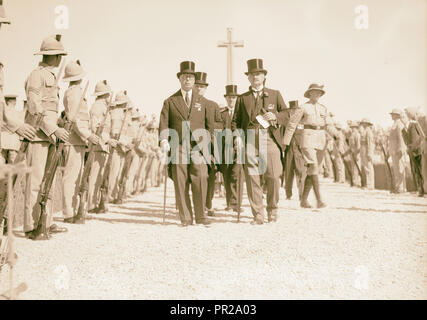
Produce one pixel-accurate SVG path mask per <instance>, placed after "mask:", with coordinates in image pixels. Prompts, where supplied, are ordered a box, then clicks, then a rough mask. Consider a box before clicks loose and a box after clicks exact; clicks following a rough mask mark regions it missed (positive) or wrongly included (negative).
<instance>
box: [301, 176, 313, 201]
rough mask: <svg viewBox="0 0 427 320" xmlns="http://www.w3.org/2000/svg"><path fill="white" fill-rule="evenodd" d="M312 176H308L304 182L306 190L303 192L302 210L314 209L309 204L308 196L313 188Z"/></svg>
mask: <svg viewBox="0 0 427 320" xmlns="http://www.w3.org/2000/svg"><path fill="white" fill-rule="evenodd" d="M311 177H312V176H309V175H307V176H306V177H305V181H304V190H303V192H302V197H301V202H300V206H301V208H313V207H312V206H311V205H310V203H308V195H309V194H310V190H311V186H312V185H313V181H312V179H311Z"/></svg>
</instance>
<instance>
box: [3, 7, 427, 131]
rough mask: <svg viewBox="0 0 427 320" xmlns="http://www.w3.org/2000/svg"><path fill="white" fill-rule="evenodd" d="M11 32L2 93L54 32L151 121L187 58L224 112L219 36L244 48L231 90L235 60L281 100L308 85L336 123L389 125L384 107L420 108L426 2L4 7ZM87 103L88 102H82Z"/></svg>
mask: <svg viewBox="0 0 427 320" xmlns="http://www.w3.org/2000/svg"><path fill="white" fill-rule="evenodd" d="M4 2H5V7H6V11H7V14H8V16H9V17H10V18H11V20H12V24H11V25H4V26H3V27H2V29H1V30H0V60H1V61H3V62H4V64H5V79H6V83H5V93H16V94H19V95H20V99H22V98H23V95H24V89H23V87H24V81H25V79H26V77H27V76H28V74H29V72H31V70H32V69H34V67H35V66H36V65H37V62H38V61H39V59H40V57H38V56H34V55H33V53H35V52H36V51H38V50H39V47H40V44H41V41H42V39H43V38H45V37H46V36H48V35H51V34H55V33H61V34H63V43H64V45H65V49H66V50H67V51H68V52H69V56H68V57H67V59H68V61H70V60H71V59H73V60H75V59H80V61H81V63H82V65H83V67H84V68H85V69H86V71H87V75H88V79H89V80H90V81H91V86H90V91H91V92H92V91H93V87H94V85H95V83H96V82H97V81H99V80H103V79H107V80H108V81H109V82H110V84H111V85H112V88H113V90H114V91H116V92H117V91H119V90H123V89H127V90H128V92H129V95H130V97H131V99H132V100H133V101H134V103H135V105H137V106H139V107H140V108H141V109H142V111H143V112H145V113H147V114H151V113H155V114H156V115H158V114H159V113H160V109H161V107H162V104H163V101H164V99H165V98H167V97H168V96H170V95H171V94H172V93H174V92H175V91H176V90H178V88H179V82H178V79H177V78H176V73H177V72H178V71H179V63H180V62H181V61H183V60H193V61H194V62H195V63H196V69H197V70H198V71H204V72H207V73H208V82H209V83H210V86H209V88H208V91H207V97H208V98H210V99H212V100H215V101H216V102H218V103H220V104H224V103H225V101H224V97H223V94H224V90H225V89H224V86H225V85H226V49H225V48H217V43H218V41H220V40H226V28H227V27H232V28H233V29H234V38H235V39H236V40H243V41H244V43H245V47H244V48H237V49H234V83H235V84H237V85H238V89H239V92H244V91H246V90H247V89H248V86H249V82H248V80H247V77H246V76H245V75H244V72H245V71H246V68H247V67H246V61H247V60H248V59H251V58H262V59H264V67H265V68H266V69H267V70H268V75H267V87H270V88H273V89H278V90H280V92H281V93H282V95H283V97H284V99H285V100H286V101H289V100H295V99H298V100H299V101H300V103H303V102H304V101H305V98H304V97H303V94H304V91H305V89H306V88H307V87H308V85H309V84H310V83H312V82H318V83H321V84H324V85H325V90H326V94H325V96H324V97H323V98H322V100H321V102H323V103H324V104H325V105H326V106H327V107H328V110H329V111H332V112H333V113H334V114H335V115H336V118H337V119H338V120H340V121H341V122H342V123H344V122H345V120H347V119H357V120H360V119H361V118H363V117H368V118H370V119H371V120H372V121H373V122H374V123H377V124H380V125H382V126H387V125H389V124H390V123H391V120H390V117H389V115H388V112H389V111H390V110H391V109H392V108H396V107H398V108H404V107H407V106H420V107H422V108H426V106H427V93H426V88H427V48H426V47H427V23H426V21H427V17H426V15H427V1H425V0H410V1H407V0H406V1H405V0H363V1H361V0H345V1H342V0H311V1H309V0H302V1H290V0H266V1H252V0H228V1H226V0H219V1H200V0H199V1H195V0H181V1H172V0H169V1H165V0H157V1H141V0H123V1H105V0H90V1H84V0H41V1H33V0H13V1H12V0H5V1H4ZM360 4H363V5H366V6H367V7H368V9H369V27H368V29H366V30H365V29H364V30H358V29H357V28H356V27H355V19H356V17H357V14H356V13H355V8H356V7H357V6H358V5H360ZM59 5H66V6H67V7H68V9H69V29H68V30H57V29H56V28H55V19H56V17H57V15H56V14H55V8H56V7H57V6H59ZM91 99H92V98H91Z"/></svg>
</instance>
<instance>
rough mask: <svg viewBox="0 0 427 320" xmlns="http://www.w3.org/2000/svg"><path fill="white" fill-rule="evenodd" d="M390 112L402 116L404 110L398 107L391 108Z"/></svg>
mask: <svg viewBox="0 0 427 320" xmlns="http://www.w3.org/2000/svg"><path fill="white" fill-rule="evenodd" d="M390 114H396V115H398V116H400V117H401V116H402V114H403V112H402V110H400V109H397V108H396V109H393V110H391V112H390Z"/></svg>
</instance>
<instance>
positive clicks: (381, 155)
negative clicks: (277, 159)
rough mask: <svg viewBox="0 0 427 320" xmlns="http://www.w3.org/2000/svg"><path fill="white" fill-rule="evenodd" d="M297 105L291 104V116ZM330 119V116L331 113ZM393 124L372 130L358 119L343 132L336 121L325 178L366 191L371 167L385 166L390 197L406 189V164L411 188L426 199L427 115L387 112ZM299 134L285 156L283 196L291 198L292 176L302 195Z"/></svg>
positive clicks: (415, 111)
mask: <svg viewBox="0 0 427 320" xmlns="http://www.w3.org/2000/svg"><path fill="white" fill-rule="evenodd" d="M296 107H298V106H297V103H296V104H295V102H291V103H290V112H292V111H291V110H292V109H293V108H296ZM329 115H330V117H331V118H332V119H333V118H334V115H333V114H332V113H330V114H329ZM390 116H391V118H392V120H393V125H392V126H391V127H390V128H389V129H388V130H384V129H382V128H381V127H378V128H375V127H374V125H373V123H372V122H371V121H370V120H369V119H367V118H364V119H362V120H361V121H352V120H349V121H347V128H345V127H344V126H342V125H341V124H340V123H339V122H336V121H335V122H334V124H333V125H334V127H335V129H336V130H337V132H338V134H337V135H336V136H335V139H334V138H332V136H330V135H328V136H327V153H326V156H325V158H324V162H323V164H322V166H321V173H322V174H323V176H324V177H326V178H333V179H334V181H335V182H337V183H345V182H346V181H347V180H348V181H349V182H350V185H351V186H354V187H362V188H364V189H367V190H373V189H374V188H375V172H374V163H375V162H376V163H382V164H384V163H385V166H386V168H387V172H388V176H389V181H390V191H391V192H392V193H394V194H397V193H403V192H405V191H406V167H407V161H406V159H409V165H410V169H411V173H412V180H413V183H414V185H415V189H416V190H417V192H418V195H419V196H420V197H422V196H424V190H425V188H426V184H427V142H426V138H425V132H426V130H427V120H426V115H425V114H423V113H422V112H421V110H419V109H417V108H413V107H409V108H406V109H405V111H404V112H403V111H402V110H400V109H393V110H392V111H391V112H390ZM300 145H301V130H298V129H297V130H296V132H295V136H294V139H293V141H292V145H291V148H290V149H289V150H288V152H287V158H286V167H285V172H284V176H285V177H286V178H285V179H284V181H285V183H284V184H285V190H286V197H287V199H290V198H291V197H292V186H293V180H294V176H295V177H296V182H297V186H298V190H299V191H300V195H301V193H302V183H301V181H304V178H305V165H304V160H303V157H302V154H301V151H300Z"/></svg>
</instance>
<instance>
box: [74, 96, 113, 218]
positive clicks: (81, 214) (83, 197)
mask: <svg viewBox="0 0 427 320" xmlns="http://www.w3.org/2000/svg"><path fill="white" fill-rule="evenodd" d="M112 101H113V93H111V95H110V99H109V101H108V107H107V112H106V113H105V116H104V118H103V119H102V122H101V124H100V126H99V127H98V128H97V129H96V133H95V134H96V135H97V136H98V137H100V136H101V135H102V132H103V131H104V127H105V123H106V121H107V117H108V113H109V112H110V108H111V102H112ZM88 154H89V155H88V158H87V160H86V164H85V167H84V170H83V176H82V180H81V183H80V187H79V198H80V202H79V208H78V210H77V215H76V217H75V220H78V219H80V218H81V219H82V223H84V221H85V218H86V213H87V199H88V189H89V175H90V171H91V168H92V164H93V161H94V159H95V151H94V145H93V144H90V145H89V152H88Z"/></svg>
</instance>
